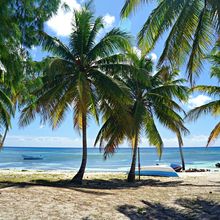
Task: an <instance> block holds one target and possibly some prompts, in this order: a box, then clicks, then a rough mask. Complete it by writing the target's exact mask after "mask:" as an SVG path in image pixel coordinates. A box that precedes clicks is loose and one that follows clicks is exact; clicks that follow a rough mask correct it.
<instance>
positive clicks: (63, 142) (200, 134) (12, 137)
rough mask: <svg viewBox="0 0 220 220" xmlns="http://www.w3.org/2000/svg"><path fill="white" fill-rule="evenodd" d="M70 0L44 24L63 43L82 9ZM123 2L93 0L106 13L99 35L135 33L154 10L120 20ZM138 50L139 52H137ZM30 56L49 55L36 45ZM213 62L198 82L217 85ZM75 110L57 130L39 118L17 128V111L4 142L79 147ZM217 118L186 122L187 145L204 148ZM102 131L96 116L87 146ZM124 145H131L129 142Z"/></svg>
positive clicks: (166, 134)
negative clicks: (212, 76) (120, 31)
mask: <svg viewBox="0 0 220 220" xmlns="http://www.w3.org/2000/svg"><path fill="white" fill-rule="evenodd" d="M64 2H65V3H67V4H68V5H69V7H70V10H69V11H64V10H63V9H62V8H61V7H60V8H59V10H58V12H57V14H56V15H54V16H53V17H52V18H51V19H50V20H49V21H47V22H46V23H45V31H46V32H47V33H49V34H50V35H52V36H56V37H58V38H60V39H61V40H62V41H63V42H65V43H67V42H68V35H69V34H70V32H71V23H72V15H73V10H80V8H81V5H82V4H83V0H81V1H80V0H62V3H64ZM123 4H124V0H105V1H103V0H94V9H95V14H96V16H103V19H104V24H105V29H104V30H103V31H102V33H100V36H101V35H102V34H104V33H107V32H108V31H109V30H111V28H113V27H120V28H121V29H123V30H125V31H128V32H130V33H131V34H132V35H133V36H134V40H133V43H134V46H136V45H135V36H137V33H138V32H139V30H140V29H141V27H142V25H143V23H144V21H145V20H146V19H147V17H148V15H149V14H150V12H151V11H152V10H153V9H154V7H155V5H154V4H148V5H146V6H142V7H140V8H139V9H138V10H137V11H136V13H135V14H133V15H131V16H129V18H128V19H124V20H121V18H120V10H121V8H122V6H123ZM165 37H166V36H164V37H162V38H161V39H160V40H159V42H158V43H157V45H156V47H155V49H154V51H152V52H151V53H150V54H149V56H150V57H151V58H152V60H153V61H154V62H155V64H156V62H157V59H158V57H159V56H160V54H161V52H162V49H163V47H164V42H165ZM137 52H138V51H137ZM31 55H32V57H33V59H34V60H41V59H42V58H43V57H45V56H46V55H47V53H45V52H43V51H42V50H41V48H40V47H33V48H32V50H31ZM209 73H210V64H208V63H206V64H205V65H204V69H203V72H202V73H201V76H200V78H199V79H197V84H206V85H213V84H216V83H217V82H215V80H213V79H212V80H210V78H209ZM181 77H186V74H185V73H184V68H182V69H181ZM208 101H211V98H210V97H208V96H206V95H204V94H199V93H196V94H192V95H191V96H190V99H189V102H188V103H185V104H183V108H184V109H185V110H186V111H188V110H190V109H192V108H194V107H196V106H199V105H202V104H205V103H206V102H208ZM72 114H73V113H72V112H71V111H70V112H69V113H68V115H67V117H66V119H65V120H64V122H63V124H62V125H61V126H60V127H59V128H57V129H55V130H52V128H51V127H50V126H49V125H47V124H40V120H39V118H36V120H35V121H34V122H33V123H32V124H30V125H29V126H27V127H25V128H19V127H18V118H19V112H17V113H16V116H15V118H14V119H13V120H12V129H11V130H10V131H9V134H8V136H7V138H6V141H5V146H21V147H80V146H81V136H80V134H79V132H78V131H76V130H75V129H74V128H73V120H72ZM217 121H218V119H217V118H214V117H212V116H210V115H207V116H204V117H201V118H199V120H197V121H196V122H186V124H185V125H186V127H187V128H188V129H189V130H190V132H191V134H190V135H188V136H186V137H184V139H183V140H184V146H185V147H202V146H205V145H206V142H207V139H208V136H209V133H210V132H211V130H212V129H213V128H214V126H215V125H216V123H217ZM158 128H159V131H160V133H161V136H162V138H163V141H164V146H165V147H177V146H178V143H177V139H176V137H175V134H173V133H171V132H170V131H168V130H167V129H166V128H164V127H162V126H160V125H158ZM98 131H99V126H98V125H97V124H96V123H95V122H94V120H93V119H90V120H89V127H88V146H89V147H93V144H94V139H95V137H96V135H97V133H98ZM140 146H141V147H149V144H148V142H147V139H146V138H145V137H144V135H142V138H141V143H140ZM213 146H220V140H216V141H215V143H214V144H213ZM121 147H129V144H128V143H127V142H124V144H122V145H121Z"/></svg>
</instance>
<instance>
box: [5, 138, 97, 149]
mask: <svg viewBox="0 0 220 220" xmlns="http://www.w3.org/2000/svg"><path fill="white" fill-rule="evenodd" d="M87 141H88V146H89V147H93V145H94V139H92V138H88V139H87ZM81 145H82V141H81V138H80V137H79V138H75V139H72V138H69V137H59V136H22V135H21V136H19V135H8V136H7V138H6V141H5V146H16V147H81Z"/></svg>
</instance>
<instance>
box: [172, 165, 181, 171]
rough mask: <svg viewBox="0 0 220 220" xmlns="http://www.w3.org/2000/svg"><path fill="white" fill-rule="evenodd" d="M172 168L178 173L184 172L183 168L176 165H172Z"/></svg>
mask: <svg viewBox="0 0 220 220" xmlns="http://www.w3.org/2000/svg"><path fill="white" fill-rule="evenodd" d="M170 167H172V168H173V169H174V170H175V171H176V172H180V171H181V170H182V166H180V165H179V164H176V163H171V164H170Z"/></svg>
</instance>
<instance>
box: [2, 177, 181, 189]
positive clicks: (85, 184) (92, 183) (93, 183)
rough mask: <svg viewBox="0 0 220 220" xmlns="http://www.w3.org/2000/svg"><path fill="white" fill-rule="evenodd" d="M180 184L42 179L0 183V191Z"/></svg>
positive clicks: (173, 182)
mask: <svg viewBox="0 0 220 220" xmlns="http://www.w3.org/2000/svg"><path fill="white" fill-rule="evenodd" d="M181 183H182V181H181V180H171V181H160V180H157V179H147V180H141V181H136V182H135V183H128V182H127V181H126V180H123V179H109V180H103V179H94V180H84V181H83V184H82V185H75V184H72V183H70V181H69V180H58V181H49V180H44V179H37V180H30V181H27V182H13V181H0V189H1V188H6V187H20V188H22V187H31V186H49V187H62V188H70V189H71V188H78V189H79V188H81V189H83V188H84V189H124V188H137V187H141V186H154V187H176V186H177V185H180V184H181Z"/></svg>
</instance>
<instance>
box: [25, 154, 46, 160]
mask: <svg viewBox="0 0 220 220" xmlns="http://www.w3.org/2000/svg"><path fill="white" fill-rule="evenodd" d="M22 157H23V159H24V160H43V157H42V156H41V155H40V156H29V155H22Z"/></svg>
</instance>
